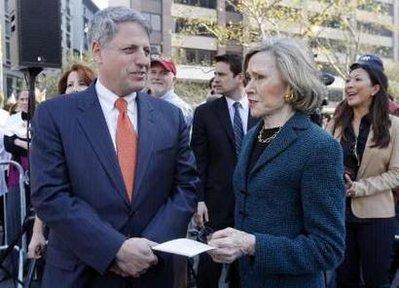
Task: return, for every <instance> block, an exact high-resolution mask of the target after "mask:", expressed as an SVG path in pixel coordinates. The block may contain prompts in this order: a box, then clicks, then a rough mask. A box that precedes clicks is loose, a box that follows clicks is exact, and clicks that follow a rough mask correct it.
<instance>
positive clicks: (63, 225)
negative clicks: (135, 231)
mask: <svg viewBox="0 0 399 288" xmlns="http://www.w3.org/2000/svg"><path fill="white" fill-rule="evenodd" d="M46 104H47V103H44V104H42V105H40V106H39V107H38V109H37V110H36V113H35V117H34V120H33V126H32V127H33V133H34V134H33V139H32V148H31V155H30V156H31V158H30V159H31V168H32V169H31V170H32V172H31V177H32V179H31V183H32V194H31V200H32V204H33V206H34V208H35V209H36V212H37V215H38V217H39V218H40V219H42V220H43V222H44V223H46V224H47V225H48V226H49V227H50V229H51V230H52V231H53V232H54V233H55V234H56V235H57V237H59V239H63V240H65V241H64V243H65V246H66V247H65V248H66V249H68V250H69V251H72V252H73V254H74V256H75V257H77V258H79V259H80V260H81V261H83V262H84V263H85V264H87V265H89V266H91V267H93V268H94V269H96V270H97V271H98V272H99V273H104V272H105V271H106V270H107V268H108V267H109V265H110V263H111V262H112V261H113V259H114V258H115V255H116V253H117V252H118V250H119V248H120V246H121V245H122V243H123V242H124V240H125V237H124V236H123V235H122V234H120V233H119V232H118V231H116V230H115V229H114V228H113V227H112V226H111V225H110V224H108V223H106V222H104V221H102V220H101V218H100V217H99V215H98V214H97V212H96V211H95V210H94V209H93V208H92V207H91V206H90V205H89V204H88V203H87V202H85V201H83V200H82V199H80V198H79V197H76V196H75V195H74V192H73V188H72V187H71V182H70V181H69V179H68V171H67V161H66V158H65V155H64V148H63V143H62V139H61V138H62V137H61V133H60V131H59V129H58V127H57V124H56V122H55V121H54V120H53V117H52V113H51V109H49V107H48V106H46Z"/></svg>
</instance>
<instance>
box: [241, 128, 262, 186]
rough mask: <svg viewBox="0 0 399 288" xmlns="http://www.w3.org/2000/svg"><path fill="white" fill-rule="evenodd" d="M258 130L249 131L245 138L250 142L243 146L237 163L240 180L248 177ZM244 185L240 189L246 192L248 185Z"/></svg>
mask: <svg viewBox="0 0 399 288" xmlns="http://www.w3.org/2000/svg"><path fill="white" fill-rule="evenodd" d="M262 123H263V122H259V123H258V128H259V125H263V124H262ZM258 128H257V129H253V130H251V131H248V133H247V135H245V137H246V138H247V139H248V142H247V144H246V145H244V146H242V150H241V152H240V155H239V159H238V162H237V171H241V173H242V174H241V175H238V177H240V179H247V177H246V175H247V170H248V165H249V161H250V157H251V153H252V148H253V146H254V141H255V139H256V136H257V135H255V134H256V131H258ZM242 184H243V185H244V187H240V189H241V190H245V189H246V188H245V187H246V183H244V182H242Z"/></svg>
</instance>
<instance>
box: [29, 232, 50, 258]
mask: <svg viewBox="0 0 399 288" xmlns="http://www.w3.org/2000/svg"><path fill="white" fill-rule="evenodd" d="M45 247H46V238H44V235H43V233H42V232H35V231H33V234H32V238H31V240H30V242H29V246H28V258H33V259H39V258H41V257H42V256H43V252H44V249H45Z"/></svg>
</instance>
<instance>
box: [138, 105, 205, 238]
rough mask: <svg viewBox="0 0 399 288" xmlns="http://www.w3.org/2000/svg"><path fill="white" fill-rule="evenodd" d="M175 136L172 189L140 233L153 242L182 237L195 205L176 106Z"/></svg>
mask: <svg viewBox="0 0 399 288" xmlns="http://www.w3.org/2000/svg"><path fill="white" fill-rule="evenodd" d="M178 123H179V127H177V129H178V130H179V139H178V152H177V156H176V159H175V161H176V163H175V167H176V168H175V177H174V185H173V186H174V189H173V190H172V192H171V193H170V195H169V197H168V199H167V200H166V202H165V204H164V205H162V206H161V207H160V208H159V210H158V212H157V213H156V215H155V217H154V218H153V219H152V221H151V222H150V223H149V224H148V225H147V227H146V229H145V230H144V231H143V233H142V236H143V237H145V238H148V239H150V240H152V241H155V242H160V243H161V242H164V241H168V240H171V239H174V238H177V237H185V236H186V233H187V226H188V223H189V221H190V219H191V217H192V215H193V213H194V211H195V209H196V207H197V198H196V190H197V186H198V181H199V180H198V175H197V170H196V167H195V160H194V155H193V153H192V151H191V149H190V146H189V133H188V127H187V125H186V123H185V120H184V117H183V114H182V112H181V110H180V109H179V121H178Z"/></svg>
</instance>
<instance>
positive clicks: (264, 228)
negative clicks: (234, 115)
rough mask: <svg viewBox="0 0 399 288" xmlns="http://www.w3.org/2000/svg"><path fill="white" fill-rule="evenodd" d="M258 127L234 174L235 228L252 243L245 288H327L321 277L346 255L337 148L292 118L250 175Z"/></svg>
mask: <svg viewBox="0 0 399 288" xmlns="http://www.w3.org/2000/svg"><path fill="white" fill-rule="evenodd" d="M262 124H263V123H260V124H259V125H262ZM259 125H258V127H257V128H254V129H251V131H249V132H248V134H247V136H246V137H245V139H244V143H243V147H242V150H241V153H240V156H239V159H238V163H237V167H236V170H235V174H234V191H235V194H236V214H235V217H236V223H235V225H236V227H237V228H238V229H240V230H243V231H246V232H249V233H252V234H254V235H255V237H256V247H255V254H254V257H243V258H242V259H240V265H239V267H240V278H241V281H242V283H241V284H242V287H251V288H255V287H306V288H319V287H324V281H323V275H322V272H323V271H326V270H330V269H333V268H334V267H336V266H337V265H338V264H339V263H340V261H341V260H342V258H343V255H344V245H345V223H344V220H345V212H344V211H345V210H344V207H345V205H344V204H345V188H344V181H343V173H344V169H343V155H342V150H341V146H340V144H339V143H338V142H337V141H335V140H334V139H333V138H332V137H331V136H330V135H328V134H327V133H326V132H325V131H323V130H322V129H321V128H320V127H318V126H316V125H315V124H313V123H311V121H310V120H309V118H308V117H307V116H306V115H303V114H301V113H296V114H295V115H294V116H293V117H292V118H291V119H290V120H289V121H288V122H287V123H286V124H285V125H284V126H283V128H282V129H281V131H280V132H279V134H278V135H277V137H276V138H275V139H274V140H272V142H270V144H269V146H267V148H266V149H265V150H264V151H263V153H262V154H261V156H260V157H259V159H258V160H257V162H256V164H255V165H254V166H253V168H252V169H251V171H248V163H249V161H250V160H249V159H250V155H251V152H252V149H253V145H254V141H257V136H258V135H257V131H259V130H258V129H259V128H260V127H259Z"/></svg>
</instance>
